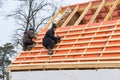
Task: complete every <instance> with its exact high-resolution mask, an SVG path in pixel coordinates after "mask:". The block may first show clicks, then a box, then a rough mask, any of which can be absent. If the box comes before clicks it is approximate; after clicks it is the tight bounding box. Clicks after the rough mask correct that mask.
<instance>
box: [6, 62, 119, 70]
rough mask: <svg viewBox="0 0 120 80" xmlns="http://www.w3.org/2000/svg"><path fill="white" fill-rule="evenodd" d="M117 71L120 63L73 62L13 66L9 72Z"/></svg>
mask: <svg viewBox="0 0 120 80" xmlns="http://www.w3.org/2000/svg"><path fill="white" fill-rule="evenodd" d="M68 68H69V69H104V68H105V69H106V68H107V69H109V68H110V69H111V68H113V69H115V68H120V61H104V62H73V63H56V64H55V63H51V64H29V65H16V66H15V65H12V66H8V68H7V70H12V71H18V70H19V71H22V70H26V71H27V70H37V69H39V70H48V69H50V70H51V69H52V70H54V69H58V70H59V69H68Z"/></svg>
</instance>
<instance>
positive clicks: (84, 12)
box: [74, 2, 92, 25]
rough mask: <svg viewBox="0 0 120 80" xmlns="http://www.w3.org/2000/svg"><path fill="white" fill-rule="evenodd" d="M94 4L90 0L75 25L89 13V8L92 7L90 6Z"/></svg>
mask: <svg viewBox="0 0 120 80" xmlns="http://www.w3.org/2000/svg"><path fill="white" fill-rule="evenodd" d="M91 6H92V2H89V4H88V6H87V7H86V8H85V10H84V11H83V12H82V14H81V16H80V17H79V18H78V20H77V21H76V22H75V24H74V25H78V24H79V23H80V22H81V21H82V19H83V18H84V16H85V15H86V14H87V12H88V10H89V9H90V7H91Z"/></svg>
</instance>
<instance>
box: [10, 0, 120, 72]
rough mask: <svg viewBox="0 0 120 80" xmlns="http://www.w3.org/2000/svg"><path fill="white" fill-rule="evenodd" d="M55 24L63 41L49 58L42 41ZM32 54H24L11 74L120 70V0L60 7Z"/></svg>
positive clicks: (43, 31) (17, 59)
mask: <svg viewBox="0 0 120 80" xmlns="http://www.w3.org/2000/svg"><path fill="white" fill-rule="evenodd" d="M53 21H55V22H56V24H57V26H59V28H57V30H56V34H58V35H59V36H60V37H61V38H62V39H61V41H60V42H59V43H58V44H56V46H55V47H54V49H53V52H54V54H53V55H48V53H47V50H46V49H45V48H44V47H43V46H42V44H41V42H42V38H43V36H44V34H45V32H46V31H47V29H48V26H50V24H51V23H52V22H53ZM35 42H36V43H37V44H36V46H35V47H33V48H32V50H31V51H22V52H21V53H20V54H19V56H18V57H16V59H15V60H14V61H13V62H12V63H11V64H10V65H9V67H8V69H9V70H11V71H21V70H51V69H52V70H53V69H96V68H97V69H99V68H120V0H97V1H90V2H87V3H82V4H75V5H70V6H66V7H62V8H60V9H59V10H58V11H57V12H56V13H55V15H54V16H53V17H52V18H51V19H50V21H49V22H48V23H47V24H46V25H45V28H44V29H42V30H40V31H39V33H38V34H37V38H36V39H35Z"/></svg>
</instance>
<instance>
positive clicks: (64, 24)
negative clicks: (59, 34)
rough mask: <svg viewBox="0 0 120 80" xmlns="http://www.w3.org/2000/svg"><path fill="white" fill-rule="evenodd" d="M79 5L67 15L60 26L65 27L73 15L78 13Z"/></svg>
mask: <svg viewBox="0 0 120 80" xmlns="http://www.w3.org/2000/svg"><path fill="white" fill-rule="evenodd" d="M78 9H79V5H77V6H76V8H75V9H74V10H73V11H72V13H71V14H70V15H69V17H68V18H67V20H66V21H65V22H64V23H63V24H62V26H66V25H67V23H68V22H69V21H70V19H71V18H72V17H73V15H74V14H75V13H76V12H77V11H78Z"/></svg>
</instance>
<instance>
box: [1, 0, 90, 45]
mask: <svg viewBox="0 0 120 80" xmlns="http://www.w3.org/2000/svg"><path fill="white" fill-rule="evenodd" d="M7 1H8V2H5V3H4V5H3V8H0V46H1V45H3V44H5V43H7V42H12V40H11V39H12V35H13V33H14V30H15V29H16V28H17V25H16V23H15V20H14V19H13V18H5V16H6V14H8V13H10V12H11V10H14V9H15V8H16V7H17V4H18V3H19V2H18V1H15V0H7ZM48 1H52V0H48ZM61 1H62V3H60V6H66V5H72V4H76V3H82V2H87V1H89V0H61Z"/></svg>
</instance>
